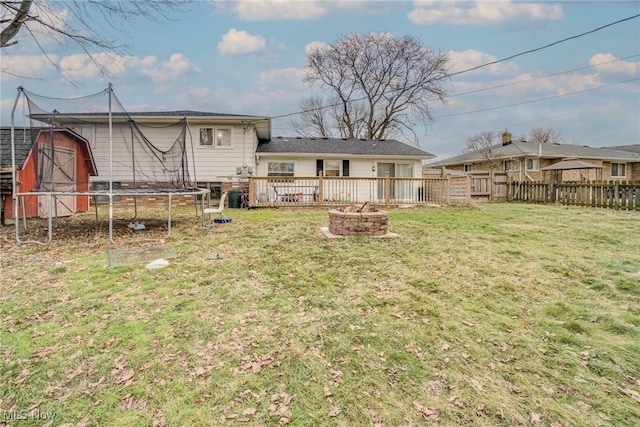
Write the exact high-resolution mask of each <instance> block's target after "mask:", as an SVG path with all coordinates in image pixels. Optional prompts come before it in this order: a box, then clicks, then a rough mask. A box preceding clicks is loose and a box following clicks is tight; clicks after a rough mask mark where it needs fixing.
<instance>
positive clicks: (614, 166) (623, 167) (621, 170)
mask: <svg viewBox="0 0 640 427" xmlns="http://www.w3.org/2000/svg"><path fill="white" fill-rule="evenodd" d="M626 176H627V164H626V163H611V177H612V178H625V177H626Z"/></svg>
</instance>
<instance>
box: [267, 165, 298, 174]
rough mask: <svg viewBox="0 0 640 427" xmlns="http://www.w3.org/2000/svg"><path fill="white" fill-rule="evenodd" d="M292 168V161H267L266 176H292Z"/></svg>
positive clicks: (293, 168)
mask: <svg viewBox="0 0 640 427" xmlns="http://www.w3.org/2000/svg"><path fill="white" fill-rule="evenodd" d="M294 170H295V164H294V163H293V162H269V163H268V165H267V176H294Z"/></svg>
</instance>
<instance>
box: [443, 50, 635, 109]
mask: <svg viewBox="0 0 640 427" xmlns="http://www.w3.org/2000/svg"><path fill="white" fill-rule="evenodd" d="M636 56H640V53H636V54H635V55H629V56H625V57H624V58H617V59H612V60H611V61H606V62H599V63H597V64H593V65H588V66H586V67H580V68H573V69H571V70H565V71H560V72H558V73H554V74H547V75H544V76H540V77H534V78H532V79H527V80H518V81H517V82H511V83H504V84H501V85H497V86H490V87H486V88H482V89H476V90H470V91H468V92H460V93H455V94H453V95H449V98H454V97H456V96H462V95H471V94H473V93H478V92H485V91H488V90H492V89H500V88H503V87H507V86H513V85H518V84H521V83H529V82H534V81H536V80H542V79H547V78H549V77H556V76H561V75H562V74H567V73H573V72H574V71H581V70H586V69H588V68H595V67H599V66H601V65H606V64H611V63H613V62H619V61H624V60H625V59H629V58H634V57H636Z"/></svg>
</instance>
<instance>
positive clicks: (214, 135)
mask: <svg viewBox="0 0 640 427" xmlns="http://www.w3.org/2000/svg"><path fill="white" fill-rule="evenodd" d="M200 145H201V146H204V147H207V146H209V147H231V128H200Z"/></svg>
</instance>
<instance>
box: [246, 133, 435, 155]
mask: <svg viewBox="0 0 640 427" xmlns="http://www.w3.org/2000/svg"><path fill="white" fill-rule="evenodd" d="M256 152H257V153H282V154H350V155H362V156H370V157H408V158H410V157H413V158H419V159H431V158H433V157H434V155H433V154H431V153H429V152H426V151H424V150H421V149H419V148H417V147H413V146H411V145H408V144H405V143H403V142H400V141H398V140H395V139H347V138H311V137H277V138H273V139H271V140H270V141H268V142H264V143H261V144H259V145H258V148H257V150H256Z"/></svg>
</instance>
